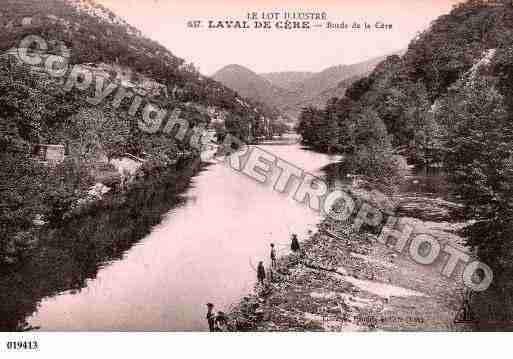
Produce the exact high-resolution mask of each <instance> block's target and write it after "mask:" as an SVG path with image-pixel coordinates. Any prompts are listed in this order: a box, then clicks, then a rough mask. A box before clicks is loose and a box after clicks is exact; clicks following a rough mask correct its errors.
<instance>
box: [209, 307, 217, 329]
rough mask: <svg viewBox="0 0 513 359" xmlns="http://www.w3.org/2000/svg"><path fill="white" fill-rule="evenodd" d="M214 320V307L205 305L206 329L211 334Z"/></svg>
mask: <svg viewBox="0 0 513 359" xmlns="http://www.w3.org/2000/svg"><path fill="white" fill-rule="evenodd" d="M215 319H216V315H215V314H214V305H213V304H212V303H207V321H208V329H209V330H210V331H211V332H215V330H216V327H215Z"/></svg>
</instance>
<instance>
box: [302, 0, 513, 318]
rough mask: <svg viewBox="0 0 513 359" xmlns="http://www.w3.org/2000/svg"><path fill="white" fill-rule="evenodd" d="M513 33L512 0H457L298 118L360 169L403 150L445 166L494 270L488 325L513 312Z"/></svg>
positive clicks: (315, 138)
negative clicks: (512, 301) (403, 46)
mask: <svg viewBox="0 0 513 359" xmlns="http://www.w3.org/2000/svg"><path fill="white" fill-rule="evenodd" d="M512 35H513V4H512V3H511V1H505V0H504V1H500V0H497V1H483V0H471V1H467V2H466V3H463V4H460V5H457V6H455V7H454V9H453V10H452V11H451V13H450V14H448V15H444V16H441V17H439V18H438V19H437V20H436V21H434V22H433V23H432V24H431V26H430V27H429V29H427V30H426V31H425V32H423V33H421V34H420V35H419V36H418V37H417V38H415V39H414V40H413V41H412V42H411V44H410V45H409V47H408V51H407V52H406V53H405V55H404V56H402V57H399V56H391V57H388V58H387V59H386V60H385V61H383V62H382V63H381V64H380V65H378V67H377V68H376V69H375V71H373V73H372V74H370V75H369V76H368V77H365V78H363V79H361V80H359V81H357V82H355V83H354V84H353V85H352V86H351V87H350V88H349V89H348V90H347V92H346V96H345V97H343V98H341V99H334V100H332V101H331V102H330V104H329V105H328V106H327V107H325V108H324V109H318V108H307V109H304V110H303V112H302V114H301V121H300V125H299V131H300V132H301V134H302V135H303V140H304V142H305V144H308V145H310V146H312V147H315V148H318V149H320V150H324V151H335V152H342V153H345V154H346V155H347V157H346V158H347V159H348V161H347V162H346V163H347V167H348V168H350V170H352V171H354V172H358V173H363V174H371V175H376V174H377V173H379V171H378V172H377V171H376V168H380V169H383V168H389V169H391V170H393V167H394V163H393V161H392V158H393V155H394V153H397V152H400V153H403V154H407V155H408V157H409V159H410V161H412V162H413V163H415V164H416V165H419V166H427V167H429V166H432V165H437V166H442V168H443V169H444V170H445V171H446V172H447V174H448V176H449V178H450V180H451V182H452V183H453V184H454V188H453V191H454V194H455V195H456V196H457V197H458V198H459V199H460V200H461V201H462V202H463V203H464V204H465V205H466V209H467V218H469V219H473V220H475V221H476V223H475V224H474V225H471V226H469V227H467V228H466V231H465V233H466V237H467V239H468V243H469V244H470V245H472V246H473V247H474V248H476V249H478V253H479V255H480V256H481V258H482V259H483V260H485V261H486V262H487V263H488V264H490V265H491V266H492V267H493V269H494V273H495V275H496V280H495V282H494V284H492V287H491V289H489V290H490V292H488V293H483V294H481V296H478V297H477V298H478V299H477V302H478V303H480V307H478V308H479V310H480V311H482V312H481V314H483V315H487V316H489V317H488V318H485V319H486V320H490V322H489V323H487V322H486V320H484V321H483V324H482V325H483V327H485V328H486V327H490V328H491V327H493V325H494V324H493V321H494V320H499V321H500V320H506V318H507V320H508V321H510V322H511V306H510V305H507V306H504V304H505V303H506V302H507V303H509V299H506V298H507V297H508V295H510V294H511V288H512V284H511V277H509V278H507V277H506V273H508V274H507V275H510V274H511V273H512V271H511V268H512V266H511V263H512V253H513V251H512V249H511V248H512V243H513V242H512V241H511V234H512V233H513V232H512V231H513V227H512V225H511V223H513V205H512V202H511V198H512V195H513V192H512V191H513V180H512V178H513V177H512V174H513V173H512V170H513V167H512V163H513V106H512V105H513V85H512V84H513V82H512V81H511V80H512V75H513V37H512ZM490 293H494V295H497V296H498V297H500V299H497V301H496V303H495V309H494V310H495V311H496V312H493V311H491V309H490V308H489V307H488V306H487V305H486V301H492V299H490V296H491V294H490ZM498 293H502V294H498ZM505 293H509V294H507V295H506V294H505ZM479 298H484V299H479ZM485 307H486V308H487V309H486V310H485V309H483V308H485ZM498 308H508V309H498ZM496 325H499V324H497V322H496ZM500 325H504V322H502V323H501V324H500ZM500 325H499V326H500Z"/></svg>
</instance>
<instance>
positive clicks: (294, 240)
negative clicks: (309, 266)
mask: <svg viewBox="0 0 513 359" xmlns="http://www.w3.org/2000/svg"><path fill="white" fill-rule="evenodd" d="M290 249H292V252H294V253H296V252H299V250H300V249H301V247H300V246H299V241H298V240H297V235H296V234H292V242H291V244H290Z"/></svg>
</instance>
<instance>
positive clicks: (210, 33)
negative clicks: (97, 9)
mask: <svg viewBox="0 0 513 359" xmlns="http://www.w3.org/2000/svg"><path fill="white" fill-rule="evenodd" d="M98 2H100V3H102V4H103V5H105V6H106V7H108V8H109V9H111V10H113V11H114V12H115V13H116V14H117V15H119V16H121V17H122V18H124V19H125V20H127V21H128V22H129V23H130V24H132V25H134V26H135V27H137V28H138V29H139V30H141V31H142V32H143V34H144V35H145V36H147V37H149V38H151V39H153V40H156V41H158V42H159V43H161V44H162V45H164V46H165V47H167V48H168V49H169V50H170V51H171V52H172V53H173V54H174V55H176V56H178V57H181V58H183V59H185V60H186V61H187V62H192V63H194V65H195V66H196V67H197V68H199V70H200V71H201V72H202V73H203V74H205V75H212V74H213V73H214V72H215V71H217V70H219V69H221V68H222V67H224V66H226V65H229V64H239V65H242V66H245V67H248V68H249V69H251V70H253V71H255V72H257V73H263V72H278V71H313V72H318V71H322V70H323V69H325V68H327V67H330V66H334V65H341V64H353V63H357V62H360V61H364V60H367V59H370V58H373V57H377V56H381V55H384V54H388V53H391V52H395V51H397V50H401V49H405V48H406V47H407V46H408V43H409V42H410V41H411V40H412V39H413V38H414V37H415V36H416V35H417V34H418V33H419V32H420V31H423V30H424V29H426V28H428V26H429V24H430V22H431V21H432V20H434V19H436V18H437V17H438V16H440V15H442V14H447V13H448V12H449V11H450V10H451V8H452V6H453V5H454V4H455V3H458V2H461V1H460V0H431V1H428V0H317V1H313V0H98ZM249 12H257V13H258V14H259V16H261V14H262V12H265V13H269V12H279V13H283V12H316V13H322V12H326V14H327V21H330V22H332V23H342V22H345V23H348V24H349V25H352V23H353V22H358V23H363V22H367V23H369V24H371V25H372V26H374V24H375V23H376V22H377V21H381V22H383V23H386V24H391V25H392V29H388V30H383V29H372V30H368V31H363V30H351V29H349V30H342V29H327V28H325V27H322V28H312V29H310V30H278V29H274V28H273V29H270V30H257V29H242V30H241V29H209V28H208V27H207V26H204V27H202V28H199V29H195V28H189V27H187V23H188V21H195V20H201V21H202V23H203V24H205V25H206V24H207V22H208V21H209V20H213V21H216V22H217V21H219V20H221V21H225V20H241V21H242V20H245V18H246V14H247V13H249ZM322 23H323V24H326V21H324V22H322ZM251 25H252V23H251Z"/></svg>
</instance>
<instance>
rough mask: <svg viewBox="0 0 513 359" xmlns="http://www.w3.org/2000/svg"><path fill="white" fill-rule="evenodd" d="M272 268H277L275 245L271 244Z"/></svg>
mask: <svg viewBox="0 0 513 359" xmlns="http://www.w3.org/2000/svg"><path fill="white" fill-rule="evenodd" d="M271 268H276V249H274V243H271Z"/></svg>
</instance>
